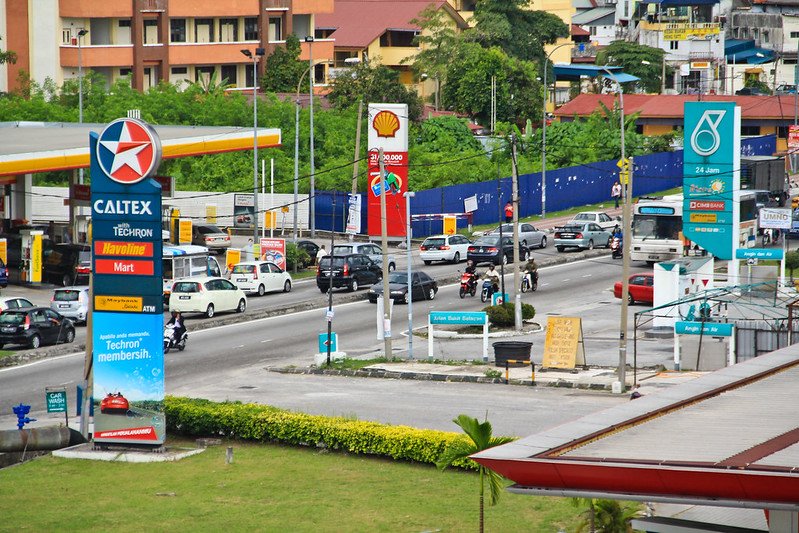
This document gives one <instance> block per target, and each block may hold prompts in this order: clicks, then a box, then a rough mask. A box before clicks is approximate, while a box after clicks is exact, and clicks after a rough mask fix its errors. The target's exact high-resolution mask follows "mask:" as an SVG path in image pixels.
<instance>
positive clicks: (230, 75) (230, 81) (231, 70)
mask: <svg viewBox="0 0 799 533" xmlns="http://www.w3.org/2000/svg"><path fill="white" fill-rule="evenodd" d="M236 68H237V67H236V65H222V80H221V82H222V83H223V84H225V85H236Z"/></svg>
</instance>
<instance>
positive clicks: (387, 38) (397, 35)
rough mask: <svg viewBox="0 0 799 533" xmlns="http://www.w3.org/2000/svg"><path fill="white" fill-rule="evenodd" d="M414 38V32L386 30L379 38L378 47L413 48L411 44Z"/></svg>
mask: <svg viewBox="0 0 799 533" xmlns="http://www.w3.org/2000/svg"><path fill="white" fill-rule="evenodd" d="M415 37H416V32H415V31H393V30H388V31H386V32H385V33H384V34H383V35H381V36H380V46H404V47H411V46H415V45H414V43H413V39H414V38H415Z"/></svg>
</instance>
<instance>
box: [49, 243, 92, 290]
mask: <svg viewBox="0 0 799 533" xmlns="http://www.w3.org/2000/svg"><path fill="white" fill-rule="evenodd" d="M43 258H44V261H43V263H44V264H43V267H42V280H43V281H45V282H47V283H52V284H54V285H61V286H62V287H68V286H70V285H74V284H75V283H78V282H79V277H81V276H83V278H82V279H83V281H86V282H88V276H86V275H85V274H86V273H85V272H84V269H85V267H86V265H87V262H88V264H89V265H91V248H90V247H89V246H88V245H86V244H64V243H61V244H56V245H53V247H52V249H51V250H50V251H49V253H46V254H43ZM79 268H80V270H81V272H82V273H79Z"/></svg>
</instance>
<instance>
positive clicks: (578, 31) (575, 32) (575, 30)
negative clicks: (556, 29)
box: [572, 24, 591, 37]
mask: <svg viewBox="0 0 799 533" xmlns="http://www.w3.org/2000/svg"><path fill="white" fill-rule="evenodd" d="M586 35H591V32H590V31H588V30H584V29H583V28H581V27H580V26H578V25H577V24H572V37H574V36H579V37H582V36H586Z"/></svg>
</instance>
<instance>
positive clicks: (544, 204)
mask: <svg viewBox="0 0 799 533" xmlns="http://www.w3.org/2000/svg"><path fill="white" fill-rule="evenodd" d="M563 46H572V43H563V44H559V45H558V46H556V47H555V48H553V49H552V50H551V51H550V52H549V53H548V54H547V57H546V59H545V60H544V109H543V111H542V117H541V120H542V121H541V136H542V140H541V218H544V217H545V216H547V103H548V96H547V66H548V65H549V58H550V56H552V54H554V53H555V50H557V49H558V48H561V47H563Z"/></svg>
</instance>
